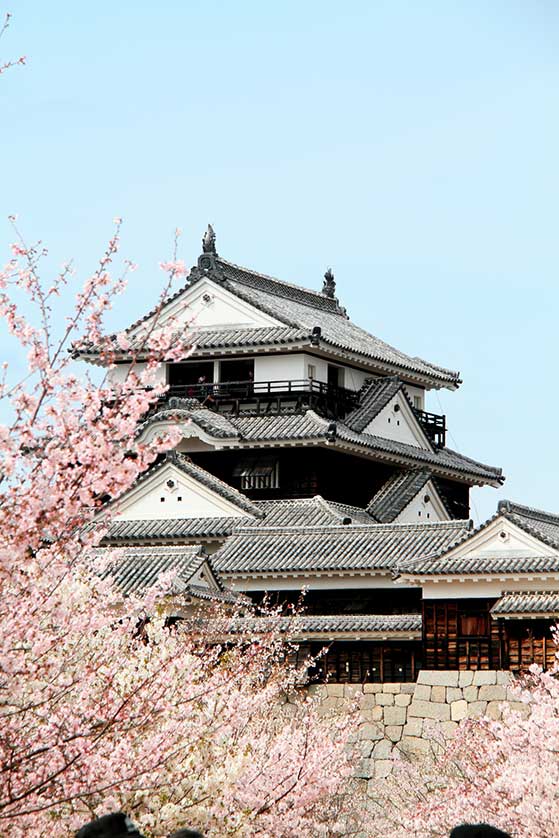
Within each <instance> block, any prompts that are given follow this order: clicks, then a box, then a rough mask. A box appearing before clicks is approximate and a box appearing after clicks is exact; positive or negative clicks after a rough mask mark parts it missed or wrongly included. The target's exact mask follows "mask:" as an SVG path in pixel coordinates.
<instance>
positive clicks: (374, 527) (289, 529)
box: [234, 518, 470, 536]
mask: <svg viewBox="0 0 559 838" xmlns="http://www.w3.org/2000/svg"><path fill="white" fill-rule="evenodd" d="M468 524H470V521H468V520H465V519H462V518H458V519H454V520H452V521H423V522H421V523H417V522H406V523H398V524H380V523H376V522H372V523H370V524H361V523H351V524H315V525H313V526H308V525H303V524H302V525H291V526H285V525H283V526H281V525H280V526H277V527H259V526H244V527H239V528H238V529H236V530H235V533H234V535H241V534H243V533H247V532H248V533H250V534H252V535H254V534H258V535H262V536H272V535H274V534H277V533H278V532H284V533H293V534H294V535H300V534H301V533H325V532H329V533H332V534H333V535H336V534H340V535H341V534H347V533H349V532H390V531H402V532H405V531H406V530H409V531H411V532H413V531H415V530H419V531H421V532H424V531H426V530H436V529H440V530H447V529H449V530H450V529H452V530H461V529H464V528H465V527H466V525H468Z"/></svg>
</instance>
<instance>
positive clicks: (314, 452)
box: [190, 448, 394, 507]
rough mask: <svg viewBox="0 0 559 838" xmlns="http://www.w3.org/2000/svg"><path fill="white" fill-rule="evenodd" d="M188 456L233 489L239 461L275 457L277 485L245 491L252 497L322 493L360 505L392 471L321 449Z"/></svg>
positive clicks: (279, 496) (310, 495)
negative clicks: (277, 473) (277, 463)
mask: <svg viewBox="0 0 559 838" xmlns="http://www.w3.org/2000/svg"><path fill="white" fill-rule="evenodd" d="M190 456H191V457H192V459H193V461H194V462H195V463H197V464H198V465H200V466H202V468H205V469H207V470H208V471H209V472H211V473H212V474H215V475H216V476H217V477H220V478H221V479H222V480H225V482H226V483H229V484H230V485H232V486H235V487H237V488H240V477H238V476H236V475H234V474H233V472H234V470H235V467H236V466H238V464H239V463H240V462H253V461H254V462H256V461H257V460H259V459H261V458H262V457H267V458H270V457H277V459H278V462H279V487H278V488H277V489H260V490H251V491H247V492H246V494H247V495H248V496H249V497H251V498H253V499H254V500H275V499H278V498H292V497H312V496H313V495H322V496H323V497H325V498H327V499H328V500H334V501H339V502H340V503H349V504H352V505H354V506H361V507H364V506H366V505H367V504H368V502H369V501H370V500H371V498H372V497H373V495H374V494H375V492H377V491H378V489H380V487H381V486H382V485H383V484H384V483H385V482H386V480H388V478H389V477H390V475H391V474H393V473H394V469H393V468H391V467H390V466H385V465H382V464H381V463H371V462H370V461H367V460H364V459H363V458H361V457H354V456H352V455H351V454H342V453H340V452H339V451H331V450H328V449H324V448H276V449H265V450H262V451H218V452H210V453H192V454H191V455H190Z"/></svg>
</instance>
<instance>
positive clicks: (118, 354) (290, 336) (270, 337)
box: [80, 291, 311, 362]
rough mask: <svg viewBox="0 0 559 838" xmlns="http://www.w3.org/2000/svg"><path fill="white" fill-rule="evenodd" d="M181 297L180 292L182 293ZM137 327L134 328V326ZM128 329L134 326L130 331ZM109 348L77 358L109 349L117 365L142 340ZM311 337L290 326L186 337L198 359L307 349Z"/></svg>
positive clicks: (141, 346) (91, 349)
mask: <svg viewBox="0 0 559 838" xmlns="http://www.w3.org/2000/svg"><path fill="white" fill-rule="evenodd" d="M181 293H182V291H181ZM136 325H137V324H136ZM129 328H130V329H132V328H133V326H130V327H129ZM184 337H185V335H184V332H176V333H175V334H174V338H176V340H184ZM109 341H110V343H109V345H108V346H103V345H102V344H95V345H85V346H84V347H83V348H82V350H81V353H80V354H83V355H86V356H87V355H95V354H96V353H99V352H101V351H102V350H103V351H107V349H110V354H111V356H112V355H114V357H115V358H117V359H118V360H119V361H121V362H122V361H126V360H129V359H130V358H131V357H132V356H133V355H134V354H136V353H140V355H141V354H142V353H143V352H145V337H144V336H143V335H138V336H137V337H135V338H130V339H129V346H128V348H127V349H126V350H121V349H119V347H118V344H117V343H116V341H114V340H113V337H111V338H109ZM310 341H311V336H310V333H309V331H308V330H307V329H299V328H296V327H295V328H294V327H293V326H259V327H255V328H247V327H241V328H234V327H233V328H229V329H228V328H221V329H200V330H198V331H196V330H193V331H192V332H189V333H188V344H189V346H191V347H192V355H193V356H196V355H201V354H204V353H207V352H208V351H211V350H214V349H232V348H237V347H250V346H255V347H256V346H287V345H289V344H299V343H303V344H305V345H310Z"/></svg>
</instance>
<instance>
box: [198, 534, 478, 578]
mask: <svg viewBox="0 0 559 838" xmlns="http://www.w3.org/2000/svg"><path fill="white" fill-rule="evenodd" d="M469 526H470V524H469V522H468V521H443V522H437V523H432V524H391V525H387V524H373V525H369V526H366V525H362V524H360V525H352V524H350V525H347V526H343V525H342V526H339V525H338V526H327V527H278V528H258V529H257V528H254V527H251V528H248V527H247V528H243V529H241V530H237V531H236V532H235V533H233V535H232V536H230V537H229V539H228V540H227V542H226V543H225V544H224V546H223V547H222V548H221V549H220V550H219V551H218V552H217V553H215V554H214V556H213V557H212V561H213V563H214V566H215V568H216V570H218V571H219V572H220V573H224V574H235V575H236V574H245V573H247V574H256V573H292V572H307V573H313V572H319V571H342V572H343V571H351V570H356V571H364V572H367V571H376V570H379V571H384V570H386V571H388V570H390V569H391V568H393V567H395V566H396V565H397V564H399V563H400V562H403V561H406V560H409V559H412V558H418V557H420V556H423V555H430V554H432V553H434V552H437V551H440V550H442V549H443V548H445V547H450V546H451V545H452V544H454V543H455V542H456V541H457V540H458V539H459V538H460V537H461V536H462V535H463V533H464V532H465V531H466V529H467V528H468V527H469Z"/></svg>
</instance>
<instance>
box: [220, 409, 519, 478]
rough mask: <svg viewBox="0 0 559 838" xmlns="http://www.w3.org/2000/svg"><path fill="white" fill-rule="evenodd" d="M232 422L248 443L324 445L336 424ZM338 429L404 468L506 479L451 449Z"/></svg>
mask: <svg viewBox="0 0 559 838" xmlns="http://www.w3.org/2000/svg"><path fill="white" fill-rule="evenodd" d="M231 421H232V422H233V423H234V424H235V426H236V427H237V428H238V430H239V432H240V434H241V436H242V438H243V440H245V441H247V442H252V441H258V442H262V441H264V440H266V441H267V440H302V439H307V440H321V441H324V440H325V438H327V435H328V433H329V429H330V428H331V427H332V424H333V423H330V422H329V421H328V420H326V419H323V418H322V417H320V416H318V415H317V414H316V413H314V411H312V410H308V411H307V412H306V413H304V414H291V415H283V416H281V415H280V416H238V417H235V418H234V419H233V418H232V419H231ZM335 429H336V437H337V438H338V439H339V440H341V441H343V442H349V443H351V444H353V445H357V446H359V447H360V448H363V449H366V450H369V451H374V452H375V453H377V454H379V455H380V456H381V457H382V456H383V455H388V457H387V459H391V458H392V457H397V458H399V459H400V461H401V462H402V464H410V465H415V464H418V463H420V464H426V465H430V466H432V467H433V468H434V469H435V470H440V471H444V472H448V471H450V472H454V473H459V474H464V475H468V476H469V477H473V478H474V479H475V480H476V481H481V482H487V481H489V482H493V483H500V482H502V481H503V479H504V478H503V473H502V470H501V469H500V468H494V467H493V466H488V465H485V464H484V463H479V462H477V461H476V460H472V459H470V458H469V457H465V456H464V455H463V454H458V453H457V452H456V451H452V450H451V449H450V448H440V449H436V450H429V451H426V450H424V449H422V448H417V447H416V446H414V445H408V444H407V443H404V442H396V441H395V440H390V439H385V438H384V437H380V436H372V435H371V434H365V433H358V432H357V431H353V430H351V428H348V427H347V425H346V424H345V423H344V422H336V423H335Z"/></svg>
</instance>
